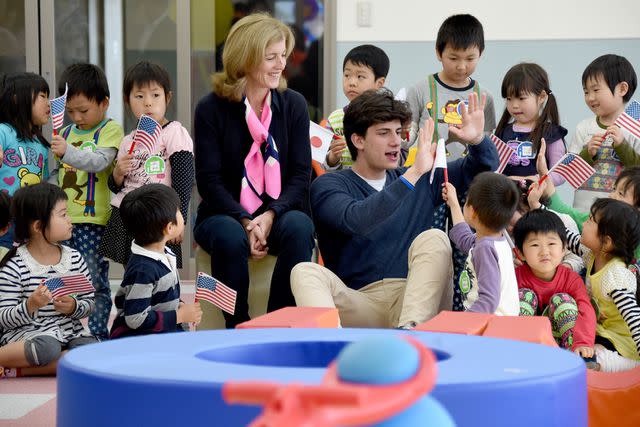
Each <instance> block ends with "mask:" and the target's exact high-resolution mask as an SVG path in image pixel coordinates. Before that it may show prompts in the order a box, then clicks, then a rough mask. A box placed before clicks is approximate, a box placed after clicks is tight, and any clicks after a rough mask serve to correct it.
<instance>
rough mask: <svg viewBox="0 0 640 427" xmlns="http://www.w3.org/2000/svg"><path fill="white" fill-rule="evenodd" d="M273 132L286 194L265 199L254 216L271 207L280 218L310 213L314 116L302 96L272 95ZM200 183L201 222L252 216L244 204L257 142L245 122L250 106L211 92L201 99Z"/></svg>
mask: <svg viewBox="0 0 640 427" xmlns="http://www.w3.org/2000/svg"><path fill="white" fill-rule="evenodd" d="M271 111H272V114H273V116H272V119H271V125H270V126H269V132H270V133H271V135H272V136H273V139H274V140H275V142H276V146H277V148H278V156H279V158H280V175H281V177H282V181H281V182H282V191H281V193H280V197H278V199H277V200H273V199H271V198H270V197H269V196H268V195H266V193H265V194H264V195H263V197H262V200H263V202H264V203H263V205H262V206H261V207H260V208H258V210H257V211H256V212H255V213H254V215H255V216H257V215H259V214H261V213H262V212H264V211H265V210H268V209H272V210H273V211H274V212H275V214H276V215H277V216H280V215H282V214H283V213H285V212H287V211H289V210H294V209H295V210H303V211H308V208H309V202H308V201H309V182H310V180H311V145H310V144H309V113H308V112H307V103H306V101H305V99H304V97H303V96H302V95H300V94H299V93H298V92H295V91H293V90H289V89H287V90H285V91H284V92H278V91H276V90H272V91H271ZM194 143H195V160H196V182H197V184H198V193H200V196H201V197H202V203H201V204H200V207H199V208H198V219H197V222H200V221H202V220H203V219H205V218H207V217H209V216H211V215H217V214H222V215H229V216H231V217H233V218H235V219H237V220H239V219H240V218H251V215H250V214H249V213H248V212H247V211H246V209H245V208H244V207H242V205H240V202H239V200H240V183H241V181H242V174H243V171H244V159H245V157H247V154H248V153H249V149H250V148H251V145H252V144H253V139H252V138H251V134H250V133H249V128H248V127H247V122H246V119H245V105H244V103H242V102H233V101H230V100H228V99H225V98H221V97H219V96H218V95H216V94H215V93H213V92H212V93H210V94H209V95H206V96H205V97H204V98H202V99H201V100H200V102H199V103H198V106H197V107H196V112H195V118H194Z"/></svg>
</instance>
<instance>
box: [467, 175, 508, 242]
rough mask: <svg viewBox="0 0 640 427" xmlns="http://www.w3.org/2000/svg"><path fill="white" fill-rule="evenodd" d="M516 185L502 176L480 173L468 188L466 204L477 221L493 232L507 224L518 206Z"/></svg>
mask: <svg viewBox="0 0 640 427" xmlns="http://www.w3.org/2000/svg"><path fill="white" fill-rule="evenodd" d="M518 196H519V193H518V189H517V188H516V184H515V183H514V182H513V181H512V180H510V179H509V178H507V177H506V176H504V175H500V174H498V173H493V172H482V173H480V174H478V175H476V177H475V178H474V179H473V181H472V182H471V185H470V186H469V193H468V195H467V204H468V205H469V206H471V207H473V210H475V211H476V214H477V215H478V220H479V221H480V222H481V223H482V224H483V225H484V226H485V227H487V228H489V229H491V230H493V231H499V230H502V229H503V228H505V227H506V226H507V224H509V221H511V217H513V213H514V212H515V211H516V206H517V204H518Z"/></svg>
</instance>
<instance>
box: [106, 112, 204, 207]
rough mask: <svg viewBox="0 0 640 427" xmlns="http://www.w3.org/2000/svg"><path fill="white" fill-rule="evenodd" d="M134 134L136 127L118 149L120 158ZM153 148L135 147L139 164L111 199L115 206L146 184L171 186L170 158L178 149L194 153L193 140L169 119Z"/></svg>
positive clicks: (177, 123) (179, 125)
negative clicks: (150, 149)
mask: <svg viewBox="0 0 640 427" xmlns="http://www.w3.org/2000/svg"><path fill="white" fill-rule="evenodd" d="M134 133H135V130H134V131H133V132H131V133H130V134H129V135H127V136H125V137H124V139H123V140H122V144H120V148H119V150H118V157H117V159H118V160H120V159H121V158H122V157H123V156H124V155H126V154H127V153H128V152H129V148H130V147H131V140H132V139H133V134H134ZM152 151H153V153H149V152H148V151H147V150H146V149H144V148H138V147H136V148H134V149H133V156H134V159H136V160H137V163H135V164H134V169H133V171H132V172H130V173H129V174H128V175H127V176H125V178H124V182H123V183H122V185H123V187H122V189H121V190H120V191H119V192H118V193H117V194H116V195H114V196H113V197H112V198H111V205H112V206H115V207H116V208H119V207H120V203H121V202H122V199H123V198H124V196H125V195H126V194H127V193H129V192H130V191H132V190H135V189H136V188H139V187H142V186H143V185H145V184H165V185H167V186H169V187H171V165H170V163H169V157H171V155H173V153H177V152H179V151H188V152H190V153H193V141H192V140H191V136H189V132H187V130H186V129H185V128H184V127H182V125H181V124H180V122H170V123H169V124H167V125H166V126H165V127H164V128H162V133H161V134H160V140H159V142H158V144H156V146H155V147H154V148H153V150H152Z"/></svg>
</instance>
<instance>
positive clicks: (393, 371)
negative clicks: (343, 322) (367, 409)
mask: <svg viewBox="0 0 640 427" xmlns="http://www.w3.org/2000/svg"><path fill="white" fill-rule="evenodd" d="M336 361H337V372H338V377H339V378H340V379H341V380H342V381H345V382H352V383H360V384H395V383H399V382H403V381H406V380H408V379H409V378H411V377H413V376H414V375H415V374H416V372H417V371H418V367H419V366H418V364H419V356H418V350H417V349H416V348H415V347H414V346H413V345H411V343H409V342H408V341H406V340H404V339H402V338H400V337H376V338H369V339H366V340H363V341H358V342H354V343H352V344H349V345H348V346H346V347H345V348H344V349H343V350H342V351H341V352H340V354H339V355H338V357H337V359H336Z"/></svg>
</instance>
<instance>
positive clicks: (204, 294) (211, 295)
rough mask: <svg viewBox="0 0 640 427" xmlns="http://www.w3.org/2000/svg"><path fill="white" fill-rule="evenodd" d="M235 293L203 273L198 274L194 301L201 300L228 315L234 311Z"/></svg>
mask: <svg viewBox="0 0 640 427" xmlns="http://www.w3.org/2000/svg"><path fill="white" fill-rule="evenodd" d="M237 294H238V293H237V292H236V291H234V290H233V289H231V288H230V287H228V286H226V285H224V284H222V283H220V282H219V281H217V280H216V279H214V278H213V277H211V276H209V275H208V274H205V273H202V272H200V273H198V279H197V280H196V301H197V300H199V299H203V300H205V301H209V302H210V303H211V304H213V305H215V306H216V307H219V308H220V309H222V310H224V311H226V312H227V313H229V314H233V313H234V312H235V310H236V296H237Z"/></svg>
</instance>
